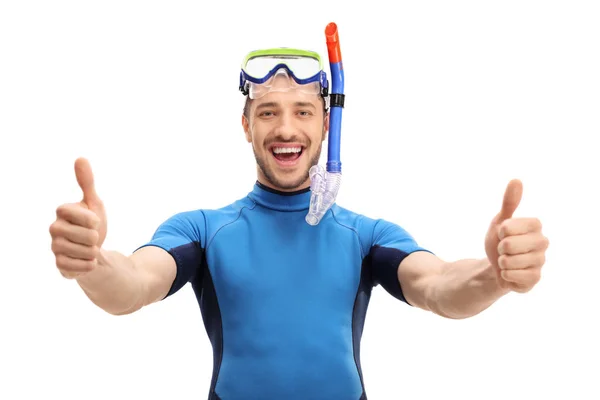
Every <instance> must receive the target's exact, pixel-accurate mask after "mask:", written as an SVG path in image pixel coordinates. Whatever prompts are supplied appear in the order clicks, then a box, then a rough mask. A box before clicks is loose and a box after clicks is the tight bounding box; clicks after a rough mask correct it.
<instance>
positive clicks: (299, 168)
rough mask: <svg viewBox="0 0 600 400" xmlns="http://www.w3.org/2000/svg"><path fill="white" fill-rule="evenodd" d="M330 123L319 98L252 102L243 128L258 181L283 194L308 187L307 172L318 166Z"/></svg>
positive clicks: (283, 96) (278, 94)
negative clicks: (252, 154) (250, 146)
mask: <svg viewBox="0 0 600 400" xmlns="http://www.w3.org/2000/svg"><path fill="white" fill-rule="evenodd" d="M281 79H288V78H281ZM282 84H285V82H282ZM328 122H329V117H328V116H327V117H325V116H324V110H323V102H322V100H321V98H320V97H319V95H315V94H306V93H302V92H301V91H298V90H290V91H283V92H282V91H272V92H269V93H268V94H266V95H265V96H263V97H261V98H259V99H255V100H253V101H252V104H251V107H250V112H249V118H248V119H246V118H245V117H242V125H243V127H244V131H245V133H246V139H247V140H248V142H249V143H252V148H253V150H254V156H255V158H256V162H257V168H258V177H259V180H260V181H262V182H263V183H265V184H267V185H268V186H271V187H273V188H274V189H278V190H282V191H293V190H298V189H300V188H304V187H306V186H308V185H309V184H310V181H309V177H308V170H309V169H310V167H312V166H313V165H315V164H317V163H318V162H319V157H320V155H321V146H322V144H323V141H324V140H325V137H326V133H327V129H328Z"/></svg>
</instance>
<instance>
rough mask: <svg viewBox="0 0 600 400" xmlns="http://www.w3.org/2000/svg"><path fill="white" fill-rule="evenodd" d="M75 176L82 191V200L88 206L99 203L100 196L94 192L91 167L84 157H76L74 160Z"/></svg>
mask: <svg viewBox="0 0 600 400" xmlns="http://www.w3.org/2000/svg"><path fill="white" fill-rule="evenodd" d="M75 176H76V178H77V183H78V184H79V187H80V188H81V190H82V191H83V202H84V203H85V204H86V205H87V206H88V207H94V206H97V205H99V203H100V198H99V197H98V194H97V193H96V187H95V186H94V174H93V173H92V167H91V165H90V163H89V161H88V160H86V159H85V158H78V159H77V160H76V161H75Z"/></svg>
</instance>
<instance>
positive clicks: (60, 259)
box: [56, 254, 68, 269]
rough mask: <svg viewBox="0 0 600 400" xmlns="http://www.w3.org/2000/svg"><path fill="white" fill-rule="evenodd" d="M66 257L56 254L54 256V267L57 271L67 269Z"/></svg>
mask: <svg viewBox="0 0 600 400" xmlns="http://www.w3.org/2000/svg"><path fill="white" fill-rule="evenodd" d="M67 260H68V258H67V256H65V255H64V254H57V255H56V266H57V267H58V268H59V269H64V268H66V267H67Z"/></svg>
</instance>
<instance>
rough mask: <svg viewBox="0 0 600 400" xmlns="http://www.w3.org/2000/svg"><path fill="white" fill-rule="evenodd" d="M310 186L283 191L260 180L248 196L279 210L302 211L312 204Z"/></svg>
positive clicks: (265, 205)
mask: <svg viewBox="0 0 600 400" xmlns="http://www.w3.org/2000/svg"><path fill="white" fill-rule="evenodd" d="M310 195H311V192H310V188H306V189H302V190H298V191H295V192H281V191H279V190H275V189H271V188H270V187H268V186H265V185H263V184H262V183H260V182H258V181H257V182H256V183H255V184H254V188H253V189H252V191H251V192H250V193H249V194H248V196H249V197H250V198H251V199H252V200H254V201H255V202H257V203H258V204H260V205H261V206H264V207H267V208H270V209H273V210H278V211H301V210H308V207H309V206H310Z"/></svg>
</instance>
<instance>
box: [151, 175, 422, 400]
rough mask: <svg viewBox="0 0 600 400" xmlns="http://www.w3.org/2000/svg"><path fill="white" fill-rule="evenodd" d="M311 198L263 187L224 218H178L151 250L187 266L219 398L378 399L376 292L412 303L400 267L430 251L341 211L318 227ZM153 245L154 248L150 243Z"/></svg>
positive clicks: (392, 227) (179, 280)
mask: <svg viewBox="0 0 600 400" xmlns="http://www.w3.org/2000/svg"><path fill="white" fill-rule="evenodd" d="M310 196H311V193H310V191H309V189H307V190H303V191H299V192H295V193H283V192H276V191H274V190H272V189H269V188H267V187H265V186H263V185H261V184H260V183H258V182H257V183H256V184H255V185H254V188H253V190H252V191H251V192H250V193H248V195H247V196H246V197H244V198H242V199H240V200H237V201H235V202H234V203H232V204H230V205H228V206H226V207H224V208H221V209H217V210H196V211H186V212H182V213H178V214H176V215H174V216H173V217H171V218H169V219H168V220H167V221H165V222H164V223H163V224H161V226H160V227H159V228H158V229H157V231H156V233H155V234H154V236H153V238H152V240H151V241H150V242H149V243H147V244H145V245H144V246H148V245H154V246H159V247H161V248H163V249H165V250H166V251H168V252H169V253H170V254H171V255H172V256H173V257H174V259H175V260H176V263H177V276H176V278H175V281H174V282H173V285H172V287H171V290H170V291H169V293H168V295H167V297H168V296H170V295H172V294H174V293H175V292H177V291H178V290H180V289H181V288H182V287H183V286H184V285H186V284H187V283H188V282H189V283H191V285H192V288H193V290H194V292H195V294H196V297H197V298H198V302H199V304H200V309H201V313H202V317H203V320H204V324H205V327H206V330H207V333H208V336H209V338H210V341H211V343H212V346H213V357H214V370H213V375H212V381H211V387H210V393H209V396H208V398H209V399H221V400H271V399H273V400H275V399H276V400H283V399H285V400H296V399H301V400H307V399H314V400H317V399H335V400H360V399H366V398H367V396H366V392H365V388H364V385H363V380H362V371H361V365H360V340H361V336H362V330H363V325H364V321H365V314H366V311H367V306H368V304H369V299H370V295H371V290H372V289H373V288H374V287H375V286H376V285H381V286H382V287H383V288H384V289H385V290H386V291H387V292H389V293H390V294H391V295H393V296H394V297H396V298H397V299H399V300H401V301H406V300H405V298H404V296H403V294H402V289H401V287H400V284H399V283H398V278H397V268H398V265H399V264H400V262H401V261H402V260H403V259H404V257H406V256H407V255H408V254H410V253H412V252H414V251H426V250H425V249H423V248H421V247H419V245H418V244H417V243H416V242H415V240H414V239H413V238H412V237H411V236H410V235H409V234H408V233H407V232H406V231H405V230H404V229H403V228H401V227H400V226H398V225H396V224H393V223H390V222H387V221H385V220H381V219H379V220H375V219H370V218H368V217H365V216H363V215H359V214H356V213H353V212H351V211H348V210H346V209H344V208H342V207H340V206H338V205H337V204H336V205H334V206H333V207H332V208H331V210H330V211H328V213H327V214H326V215H325V217H324V218H323V220H322V221H321V222H320V223H319V224H318V225H317V226H310V225H308V224H307V223H306V222H305V220H304V217H305V216H306V213H307V210H308V207H309V203H310ZM142 247H143V246H142Z"/></svg>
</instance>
